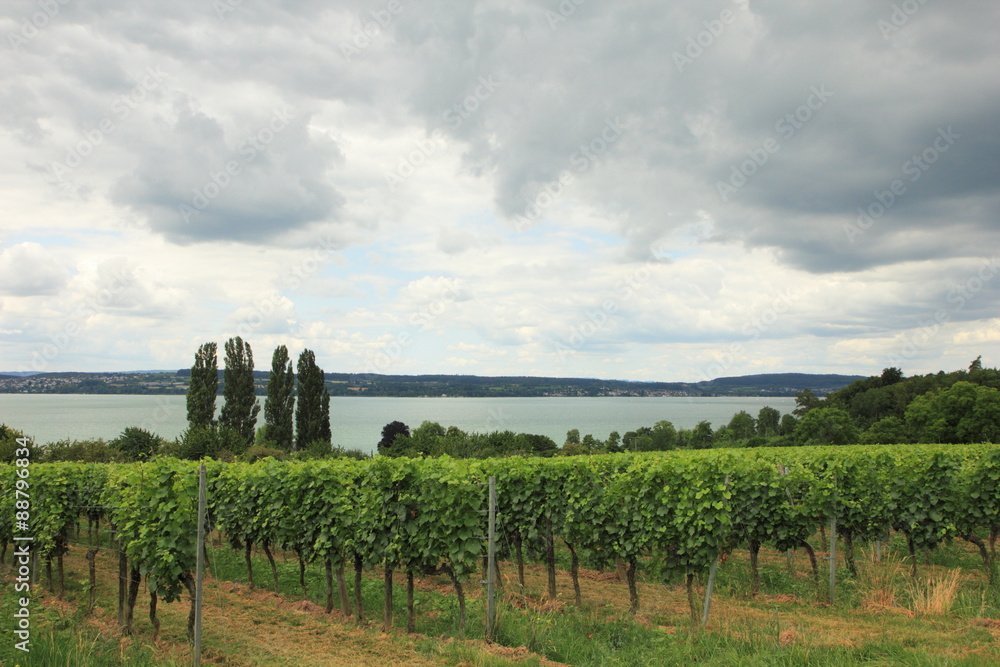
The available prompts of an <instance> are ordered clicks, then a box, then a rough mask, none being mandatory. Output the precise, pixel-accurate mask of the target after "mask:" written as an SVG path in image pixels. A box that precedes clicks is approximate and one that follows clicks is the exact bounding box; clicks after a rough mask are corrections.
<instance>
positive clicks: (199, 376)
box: [187, 343, 219, 428]
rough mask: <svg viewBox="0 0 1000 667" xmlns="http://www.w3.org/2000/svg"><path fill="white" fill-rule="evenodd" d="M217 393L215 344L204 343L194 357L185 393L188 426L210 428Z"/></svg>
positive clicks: (217, 377) (217, 373)
mask: <svg viewBox="0 0 1000 667" xmlns="http://www.w3.org/2000/svg"><path fill="white" fill-rule="evenodd" d="M218 391H219V362H218V360H217V359H216V345H215V343H205V344H204V345H202V346H201V347H199V348H198V351H197V352H196V353H195V355H194V366H192V367H191V381H190V383H189V384H188V391H187V418H188V426H189V427H192V428H193V427H196V426H211V425H212V422H213V421H214V419H215V395H216V393H218Z"/></svg>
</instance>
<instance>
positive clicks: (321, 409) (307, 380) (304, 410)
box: [295, 350, 331, 449]
mask: <svg viewBox="0 0 1000 667" xmlns="http://www.w3.org/2000/svg"><path fill="white" fill-rule="evenodd" d="M297 370H298V373H299V384H298V403H297V404H296V406H295V431H296V433H295V448H296V449H305V448H306V446H307V445H308V444H309V443H310V442H313V441H316V440H325V441H327V442H329V441H330V436H331V433H330V393H329V392H328V391H327V390H326V383H325V378H324V375H323V369H322V368H320V367H319V366H317V365H316V354H315V353H313V351H312V350H302V354H300V355H299V362H298V368H297Z"/></svg>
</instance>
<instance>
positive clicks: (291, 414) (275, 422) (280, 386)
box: [264, 345, 295, 451]
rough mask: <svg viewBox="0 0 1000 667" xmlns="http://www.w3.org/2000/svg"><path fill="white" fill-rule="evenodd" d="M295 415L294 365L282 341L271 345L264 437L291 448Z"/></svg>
mask: <svg viewBox="0 0 1000 667" xmlns="http://www.w3.org/2000/svg"><path fill="white" fill-rule="evenodd" d="M294 419H295V367H294V366H293V365H292V360H291V359H289V357H288V348H287V347H285V346H284V345H281V346H279V347H276V348H274V354H273V355H272V356H271V375H270V377H269V378H268V380H267V399H266V400H265V401H264V423H265V424H266V425H267V439H268V440H271V441H273V442H275V443H276V444H277V445H278V446H279V447H281V448H282V449H284V450H286V451H287V450H291V448H292V444H293V443H292V437H293V432H292V425H293V423H294Z"/></svg>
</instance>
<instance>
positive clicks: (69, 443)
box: [39, 438, 125, 463]
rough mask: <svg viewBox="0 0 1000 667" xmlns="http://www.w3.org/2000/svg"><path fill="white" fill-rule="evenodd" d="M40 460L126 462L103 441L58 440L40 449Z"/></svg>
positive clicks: (117, 451) (99, 439)
mask: <svg viewBox="0 0 1000 667" xmlns="http://www.w3.org/2000/svg"><path fill="white" fill-rule="evenodd" d="M40 450H41V451H40V454H39V460H40V461H42V462H44V463H52V462H56V461H79V462H80V463H112V462H114V461H122V460H124V458H125V457H124V456H123V455H122V453H121V452H120V451H119V450H117V449H115V448H114V447H112V446H111V444H110V443H108V442H105V441H104V440H103V439H101V438H98V439H97V440H70V439H69V438H66V439H64V440H58V441H56V442H50V443H47V444H46V445H45V446H44V447H41V448H40Z"/></svg>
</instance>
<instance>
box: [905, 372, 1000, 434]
mask: <svg viewBox="0 0 1000 667" xmlns="http://www.w3.org/2000/svg"><path fill="white" fill-rule="evenodd" d="M905 419H906V426H907V428H908V430H909V432H910V435H911V437H912V438H913V439H914V440H915V441H917V442H932V443H973V442H996V441H998V440H1000V390H997V389H993V388H990V387H984V386H981V385H976V384H972V383H971V382H964V381H962V382H956V383H955V384H953V385H952V386H951V387H949V388H948V389H944V390H941V391H934V392H930V393H927V394H924V395H922V396H918V397H917V398H916V399H915V400H914V401H913V402H912V403H910V405H909V407H907V409H906V416H905Z"/></svg>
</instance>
